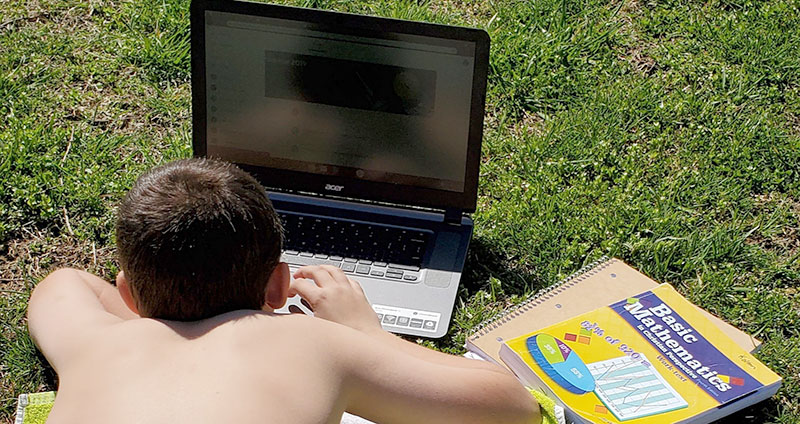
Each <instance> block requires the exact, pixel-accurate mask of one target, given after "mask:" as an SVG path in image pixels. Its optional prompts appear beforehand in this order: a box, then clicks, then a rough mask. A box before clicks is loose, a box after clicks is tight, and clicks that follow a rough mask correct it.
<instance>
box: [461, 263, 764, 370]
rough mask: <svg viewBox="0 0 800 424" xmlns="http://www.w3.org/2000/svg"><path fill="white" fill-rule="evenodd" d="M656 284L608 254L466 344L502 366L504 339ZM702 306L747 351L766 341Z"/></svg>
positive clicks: (488, 324)
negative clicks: (501, 351) (501, 350)
mask: <svg viewBox="0 0 800 424" xmlns="http://www.w3.org/2000/svg"><path fill="white" fill-rule="evenodd" d="M657 286H658V283H656V282H655V281H653V280H652V279H650V278H649V277H647V276H646V275H644V274H642V273H641V272H639V271H637V270H635V269H633V268H632V267H630V266H629V265H628V264H626V263H625V262H623V261H621V260H619V259H615V258H612V259H608V258H605V257H604V258H601V259H600V260H598V261H596V262H593V263H591V264H589V265H587V266H585V267H583V268H581V269H580V270H578V271H577V272H575V273H574V274H572V275H571V276H569V277H567V278H566V279H564V280H562V281H561V282H559V283H558V284H556V285H555V286H552V287H550V288H548V289H546V290H544V291H542V292H539V293H537V294H536V295H534V296H533V297H532V298H530V299H528V300H527V301H525V302H523V303H522V304H520V305H517V306H516V307H514V308H512V309H510V310H508V311H506V312H504V313H503V314H502V315H500V316H499V317H496V318H494V319H492V320H489V321H486V322H484V323H483V324H481V325H480V326H478V329H477V330H476V331H475V333H473V334H471V335H469V336H468V337H467V341H466V343H465V347H466V348H467V350H468V351H470V352H473V353H475V354H477V355H478V356H480V357H481V358H483V359H486V360H489V361H493V362H496V363H498V364H500V365H503V361H501V360H500V355H499V352H500V347H501V345H502V344H503V341H506V340H510V339H512V338H514V337H517V336H520V335H522V334H526V333H531V332H534V331H536V330H540V329H542V328H545V327H547V326H550V325H553V324H557V323H559V322H561V321H564V320H567V319H569V318H572V317H575V316H577V315H580V314H583V313H586V312H589V311H592V310H594V309H597V308H599V307H601V306H605V305H609V304H612V303H614V302H616V301H618V300H621V299H625V298H627V297H629V296H633V295H635V294H637V293H642V292H645V291H648V290H652V289H653V288H655V287H657ZM698 309H699V310H700V311H701V312H702V313H703V314H704V315H706V316H707V317H708V318H709V319H710V320H711V322H713V323H714V324H715V325H716V326H717V327H718V328H719V329H720V331H722V332H724V333H725V334H727V335H728V337H730V338H731V339H733V340H734V341H735V342H736V343H737V344H738V345H739V346H741V347H742V348H743V349H744V350H746V351H748V352H753V351H755V350H756V349H757V348H758V346H760V345H761V342H760V341H758V340H757V339H755V338H753V337H752V336H750V335H748V334H746V333H744V332H742V331H741V330H739V329H737V328H736V327H734V326H732V325H730V324H728V323H726V322H725V321H723V320H721V319H719V318H717V317H715V316H714V315H712V314H710V313H708V312H706V311H704V310H703V309H700V308H699V307H698Z"/></svg>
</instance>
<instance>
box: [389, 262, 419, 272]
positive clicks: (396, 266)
mask: <svg viewBox="0 0 800 424" xmlns="http://www.w3.org/2000/svg"><path fill="white" fill-rule="evenodd" d="M389 268H394V269H404V270H406V271H419V267H418V266H413V265H401V264H389Z"/></svg>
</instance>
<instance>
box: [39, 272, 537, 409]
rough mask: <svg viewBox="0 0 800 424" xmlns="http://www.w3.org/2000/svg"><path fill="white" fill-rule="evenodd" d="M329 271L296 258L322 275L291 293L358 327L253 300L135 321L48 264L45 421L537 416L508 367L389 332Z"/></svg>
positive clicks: (99, 291) (85, 279) (85, 277)
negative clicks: (189, 317)
mask: <svg viewBox="0 0 800 424" xmlns="http://www.w3.org/2000/svg"><path fill="white" fill-rule="evenodd" d="M335 272H336V271H335V270H332V269H323V268H322V267H308V268H304V269H301V271H300V275H298V276H308V277H312V275H311V273H316V274H319V275H321V277H316V280H313V279H305V278H298V279H295V280H294V282H295V283H294V284H293V290H294V291H296V292H299V293H306V295H307V297H309V298H311V299H313V300H312V305H313V306H315V307H316V309H315V310H317V311H319V313H321V314H323V315H326V314H327V316H329V317H330V318H333V319H338V320H340V321H343V322H345V323H348V324H351V323H352V324H353V325H354V326H356V327H357V328H351V327H348V326H347V325H344V324H340V323H337V322H331V321H328V320H326V319H320V318H314V317H309V316H305V315H276V314H273V313H270V312H264V311H248V310H242V311H234V312H229V313H226V314H223V315H220V316H217V317H214V318H210V319H206V320H203V321H199V322H176V321H164V320H155V319H148V318H138V317H137V316H135V315H134V314H133V313H132V312H131V311H129V310H126V309H125V306H124V303H123V301H122V300H121V299H120V297H119V295H118V294H117V290H116V288H114V287H113V286H112V285H110V284H108V283H106V282H105V281H102V280H101V279H100V278H98V277H96V276H93V275H91V274H88V273H85V272H81V271H77V270H72V269H62V270H59V271H56V272H55V273H53V274H51V275H50V276H48V278H46V279H45V280H44V281H43V282H42V283H40V284H39V286H37V289H36V291H35V292H34V295H33V296H32V298H31V302H30V306H29V326H30V330H31V334H32V336H33V337H34V339H35V340H36V342H37V344H38V345H39V346H40V348H41V349H42V351H43V353H44V354H45V356H46V357H47V359H48V360H49V361H50V363H51V364H52V365H53V366H54V368H55V369H56V371H57V372H58V375H59V389H58V390H59V391H58V396H57V397H56V403H55V406H54V408H53V410H52V413H51V416H50V419H49V420H48V422H49V423H76V422H80V423H109V422H114V423H120V424H126V423H162V422H163V423H182V422H186V423H219V422H237V423H338V422H339V420H340V419H341V415H342V412H343V411H345V410H347V411H348V412H351V413H355V414H358V415H361V416H364V417H365V418H368V419H371V420H374V421H376V422H381V423H383V422H386V423H392V422H398V423H399V422H407V423H419V422H457V423H469V422H474V423H490V422H498V423H513V422H538V420H539V417H538V406H537V405H536V404H535V402H533V400H532V399H531V398H530V397H529V395H528V394H527V393H526V392H525V390H524V389H523V388H522V387H521V386H520V385H519V383H518V382H517V381H516V380H515V379H514V378H513V377H512V376H511V375H510V374H508V373H506V372H505V371H503V370H501V369H500V368H499V367H496V366H494V365H491V364H487V363H483V362H481V361H473V360H469V359H465V358H459V357H453V356H448V355H444V354H441V353H437V352H433V351H429V350H427V349H424V348H422V347H420V346H417V345H414V344H411V343H408V342H405V341H403V340H401V339H399V338H397V337H395V336H393V335H391V334H389V333H386V332H385V331H384V330H382V329H381V328H380V324H378V323H377V320H376V319H375V318H374V314H373V317H372V319H369V316H368V315H367V314H369V313H371V309H369V305H368V304H367V303H366V302H365V301H364V300H363V293H362V292H360V290H357V289H354V288H353V287H352V286H347V285H345V284H344V283H343V282H344V281H345V280H344V278H346V277H345V276H344V274H339V275H334V274H335ZM304 273H305V274H304ZM327 275H331V277H330V278H327ZM335 278H339V279H340V281H339V282H336V281H335ZM317 280H321V281H322V285H323V286H317V284H319V283H317V282H316V281H317ZM350 281H352V280H350ZM312 282H313V284H314V285H315V286H314V287H310V284H312ZM298 283H300V284H298ZM306 284H308V285H309V286H306V287H304V285H306ZM325 285H326V286H325ZM314 291H317V293H314Z"/></svg>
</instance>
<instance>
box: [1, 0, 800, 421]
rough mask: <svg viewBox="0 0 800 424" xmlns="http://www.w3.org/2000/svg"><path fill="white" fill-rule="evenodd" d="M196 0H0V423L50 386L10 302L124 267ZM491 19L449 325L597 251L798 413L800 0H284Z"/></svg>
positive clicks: (786, 417)
mask: <svg viewBox="0 0 800 424" xmlns="http://www.w3.org/2000/svg"><path fill="white" fill-rule="evenodd" d="M188 4H189V2H188V1H185V0H182V1H166V0H161V1H159V0H141V1H136V2H131V1H125V2H110V1H102V0H101V1H92V2H87V1H82V0H45V1H41V2H38V3H36V4H34V5H31V4H30V3H29V2H23V1H21V0H5V1H4V2H3V3H2V7H0V376H2V378H0V391H1V392H2V393H0V402H1V403H0V422H10V420H11V417H12V414H13V408H14V405H15V398H16V396H17V395H18V394H19V393H22V392H28V391H36V390H43V389H48V388H52V387H53V385H54V384H55V380H54V379H55V376H54V375H53V373H52V370H51V369H50V368H49V367H48V366H47V364H46V362H45V361H44V360H43V358H42V357H41V356H40V355H39V354H37V352H36V350H35V348H34V347H33V345H32V343H31V342H30V339H29V337H28V335H27V330H26V328H25V320H24V310H25V303H26V299H27V297H28V295H29V292H30V290H31V288H32V287H33V286H34V285H35V284H36V282H37V281H38V280H39V279H41V278H42V277H43V276H44V275H46V273H47V272H48V271H50V270H52V269H54V268H55V267H58V266H66V265H69V266H78V267H82V268H85V269H88V270H91V271H93V272H96V273H98V274H100V275H103V276H105V277H107V278H111V277H112V276H113V275H114V273H115V271H116V266H117V265H116V261H115V258H114V243H113V219H114V213H115V212H114V207H115V205H116V203H117V202H118V201H119V199H120V198H121V196H122V195H123V194H124V192H125V191H126V190H127V188H128V187H130V185H131V184H132V182H133V181H134V180H135V178H136V177H137V176H138V175H139V174H140V173H141V172H143V171H144V170H146V169H148V168H150V167H152V166H153V165H156V164H159V163H164V162H166V161H169V160H172V159H175V158H180V157H187V156H189V155H190V154H191V141H190V140H191V137H190V127H191V125H190V120H191V118H190V110H189V109H190V96H191V93H190V87H189V78H190V75H189V59H190V57H189V48H188V28H189V26H188V25H189V24H188ZM293 4H296V5H303V6H307V7H320V8H332V9H336V10H341V11H349V12H356V13H366V14H373V15H379V16H391V17H397V18H403V19H416V20H425V21H431V22H439V23H448V24H457V25H469V26H476V27H481V28H484V29H486V31H487V32H489V34H490V35H491V38H492V50H491V64H490V72H489V87H488V99H487V119H486V125H485V133H484V146H483V152H482V165H481V185H480V197H479V201H478V212H477V213H476V214H475V220H476V230H475V238H474V240H473V243H472V247H471V250H470V255H469V258H468V261H467V268H466V270H465V273H464V278H463V287H462V289H461V291H460V292H459V299H458V301H457V304H456V310H455V315H454V323H453V327H452V329H451V331H450V333H449V334H448V335H447V336H446V337H445V338H443V339H441V340H436V341H427V342H425V343H426V344H428V345H429V346H432V347H435V348H437V349H440V350H443V351H448V352H453V353H461V352H462V351H463V348H462V345H463V341H464V337H465V335H466V334H468V333H469V332H470V330H471V329H472V328H474V327H475V326H476V325H477V324H478V323H479V322H481V321H482V320H484V319H486V318H488V317H491V316H493V315H495V314H497V313H499V312H500V311H501V310H502V309H503V308H504V307H507V306H508V305H510V304H512V303H516V302H519V301H521V300H522V299H523V298H524V297H525V296H526V295H528V294H530V293H532V292H535V291H537V290H539V289H542V288H544V287H547V286H549V285H552V284H554V283H556V282H557V281H558V280H559V279H561V278H563V277H565V276H567V275H569V274H570V273H572V272H574V271H575V270H577V269H578V268H580V267H581V266H582V265H583V264H586V263H588V262H591V261H593V260H595V259H597V258H599V257H600V256H602V255H609V256H617V257H620V258H622V259H624V260H626V261H627V262H629V263H631V264H632V265H634V266H635V267H637V268H639V269H640V270H642V271H643V272H645V273H646V274H648V275H650V276H651V277H653V278H654V279H656V280H659V281H664V282H669V283H672V284H674V285H675V286H676V287H677V288H678V289H679V291H681V292H682V293H683V294H684V295H686V296H687V297H688V298H689V299H691V300H692V301H694V302H695V303H697V304H699V305H700V306H702V307H704V308H706V309H708V310H709V311H711V312H713V313H715V314H717V315H719V316H721V317H722V318H724V319H726V320H727V321H729V322H731V323H733V324H734V325H736V326H737V327H739V328H740V329H742V330H744V331H746V332H749V333H752V334H755V335H757V337H759V338H760V339H762V340H763V341H764V346H763V348H762V350H761V351H760V352H759V353H758V354H757V356H758V357H759V359H761V360H762V361H764V362H765V363H767V364H768V365H769V366H771V367H772V368H773V369H774V370H775V371H776V372H778V373H779V374H781V375H782V376H783V377H784V379H785V380H784V386H783V388H782V389H781V391H780V392H779V394H778V395H777V396H775V397H774V398H773V399H771V400H770V401H767V402H764V403H762V404H760V405H757V406H755V407H753V408H750V409H749V410H747V411H744V412H742V413H739V414H736V415H735V416H734V417H732V418H730V419H729V420H728V422H737V423H738V422H757V423H761V422H779V423H795V422H800V401H798V399H800V359H798V358H800V300H799V298H798V290H800V287H798V285H800V31H798V30H797V28H800V2H798V1H797V0H773V1H736V0H726V1H714V0H710V1H703V2H700V1H689V0H682V1H677V0H664V1H643V0H642V1H631V0H627V1H622V2H620V1H598V0H587V1H576V0H539V1H535V2H524V1H484V2H478V1H474V2H473V1H465V0H461V1H459V0H449V1H377V0H362V1H353V2H350V1H335V0H330V1H323V0H320V1H311V0H307V1H296V2H293Z"/></svg>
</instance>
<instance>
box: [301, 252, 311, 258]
mask: <svg viewBox="0 0 800 424" xmlns="http://www.w3.org/2000/svg"><path fill="white" fill-rule="evenodd" d="M300 256H304V257H306V258H312V257H314V254H313V253H311V252H300Z"/></svg>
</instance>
